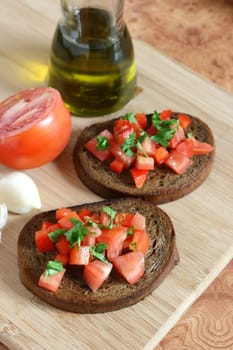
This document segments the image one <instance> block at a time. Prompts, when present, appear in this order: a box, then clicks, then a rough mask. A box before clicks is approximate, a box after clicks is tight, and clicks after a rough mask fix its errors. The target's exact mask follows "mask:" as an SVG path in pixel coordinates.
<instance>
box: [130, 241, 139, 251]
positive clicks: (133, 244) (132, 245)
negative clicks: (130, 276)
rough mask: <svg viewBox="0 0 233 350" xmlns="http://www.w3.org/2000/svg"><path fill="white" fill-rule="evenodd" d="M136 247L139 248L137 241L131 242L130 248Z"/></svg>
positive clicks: (134, 248)
mask: <svg viewBox="0 0 233 350" xmlns="http://www.w3.org/2000/svg"><path fill="white" fill-rule="evenodd" d="M136 248H137V243H136V242H131V243H130V249H131V250H134V251H135V250H136Z"/></svg>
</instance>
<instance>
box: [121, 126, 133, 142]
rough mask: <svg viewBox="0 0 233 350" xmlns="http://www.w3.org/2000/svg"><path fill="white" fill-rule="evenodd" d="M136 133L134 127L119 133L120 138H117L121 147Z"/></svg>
mask: <svg viewBox="0 0 233 350" xmlns="http://www.w3.org/2000/svg"><path fill="white" fill-rule="evenodd" d="M134 132H135V130H134V127H133V126H132V125H130V126H128V127H127V128H124V129H123V130H121V131H119V132H118V136H117V143H119V144H120V145H121V144H122V143H123V142H124V141H125V140H126V139H127V138H128V137H129V136H130V135H131V134H132V133H134Z"/></svg>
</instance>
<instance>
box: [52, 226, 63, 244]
mask: <svg viewBox="0 0 233 350" xmlns="http://www.w3.org/2000/svg"><path fill="white" fill-rule="evenodd" d="M66 231H67V230H66V229H64V228H59V229H57V230H55V231H52V232H50V233H49V234H48V236H49V238H50V239H51V240H52V241H53V242H54V243H57V241H58V239H59V238H60V237H61V236H63V235H64V233H65V232H66Z"/></svg>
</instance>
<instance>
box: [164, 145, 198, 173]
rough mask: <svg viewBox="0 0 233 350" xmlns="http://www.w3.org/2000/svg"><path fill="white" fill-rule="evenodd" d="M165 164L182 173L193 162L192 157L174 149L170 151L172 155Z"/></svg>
mask: <svg viewBox="0 0 233 350" xmlns="http://www.w3.org/2000/svg"><path fill="white" fill-rule="evenodd" d="M165 164H166V165H168V166H169V167H170V168H171V169H172V170H173V171H175V172H176V173H177V174H179V175H181V174H183V173H184V172H185V171H186V170H187V169H188V167H189V166H190V165H191V164H192V159H191V158H190V157H187V156H185V155H183V154H181V153H179V152H177V151H176V150H172V151H171V152H170V157H169V158H168V159H167V160H166V162H165Z"/></svg>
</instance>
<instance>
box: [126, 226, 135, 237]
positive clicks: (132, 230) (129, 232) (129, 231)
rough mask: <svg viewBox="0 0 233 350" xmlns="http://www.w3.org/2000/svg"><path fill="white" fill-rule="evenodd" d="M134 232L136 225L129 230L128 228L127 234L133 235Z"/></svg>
mask: <svg viewBox="0 0 233 350" xmlns="http://www.w3.org/2000/svg"><path fill="white" fill-rule="evenodd" d="M133 233H134V226H131V227H130V228H129V229H128V230H127V236H132V235H133Z"/></svg>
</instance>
